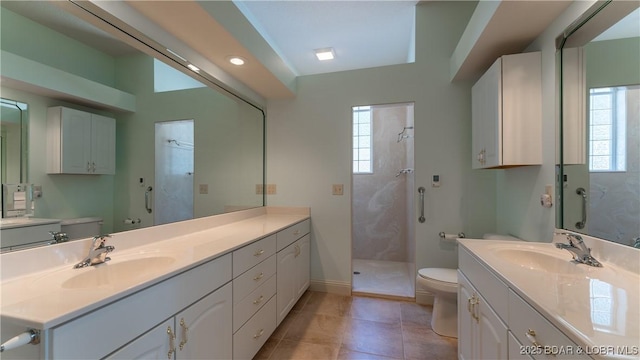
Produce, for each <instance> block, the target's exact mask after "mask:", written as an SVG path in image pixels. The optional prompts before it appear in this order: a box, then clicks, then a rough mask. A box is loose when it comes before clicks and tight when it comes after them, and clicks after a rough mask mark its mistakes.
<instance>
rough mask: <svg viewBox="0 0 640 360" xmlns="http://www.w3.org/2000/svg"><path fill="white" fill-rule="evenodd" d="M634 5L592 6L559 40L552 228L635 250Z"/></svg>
mask: <svg viewBox="0 0 640 360" xmlns="http://www.w3.org/2000/svg"><path fill="white" fill-rule="evenodd" d="M639 5H640V4H639V3H638V2H636V1H601V2H596V3H595V4H594V5H593V6H592V7H591V8H590V9H589V10H588V11H587V12H586V13H585V14H584V15H583V16H582V17H581V18H580V19H579V20H578V21H577V22H576V23H574V24H573V25H572V26H570V27H569V28H568V29H567V30H566V31H565V33H564V34H563V35H562V36H561V37H559V38H558V48H559V50H560V51H559V55H560V56H559V61H561V64H562V65H561V103H562V116H561V124H562V125H561V133H562V142H561V144H562V147H561V148H562V165H561V167H560V176H559V177H558V179H559V184H558V186H559V189H560V191H561V199H562V203H561V206H560V207H559V210H558V211H559V214H558V222H559V225H558V227H560V228H564V229H568V230H572V231H577V232H580V233H583V234H587V235H591V236H595V237H598V238H602V239H606V240H610V241H614V242H617V243H620V244H624V245H631V246H634V245H635V246H636V247H640V240H639V237H640V66H638V64H640V26H638V24H640V9H638V6H639ZM560 182H561V183H562V185H560Z"/></svg>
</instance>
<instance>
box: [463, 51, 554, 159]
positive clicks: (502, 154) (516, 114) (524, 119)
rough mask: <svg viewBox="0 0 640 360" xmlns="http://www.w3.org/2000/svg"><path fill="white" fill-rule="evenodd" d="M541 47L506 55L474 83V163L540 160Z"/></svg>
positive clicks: (472, 107) (472, 146) (472, 95)
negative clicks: (538, 49) (528, 51)
mask: <svg viewBox="0 0 640 360" xmlns="http://www.w3.org/2000/svg"><path fill="white" fill-rule="evenodd" d="M541 69H542V68H541V56H540V52H532V53H523V54H513V55H504V56H502V57H500V58H498V59H497V60H496V61H495V62H494V63H493V65H492V66H491V67H490V68H489V69H488V70H487V72H486V73H485V74H484V75H483V76H482V77H481V78H480V79H479V80H478V81H477V82H476V83H475V85H474V86H473V87H472V90H471V98H472V105H471V110H472V144H471V149H472V164H473V165H472V167H473V169H486V168H505V167H512V166H523V165H540V164H541V163H542V137H541V129H542V93H541V92H542V71H541Z"/></svg>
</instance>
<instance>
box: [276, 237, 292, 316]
mask: <svg viewBox="0 0 640 360" xmlns="http://www.w3.org/2000/svg"><path fill="white" fill-rule="evenodd" d="M296 245H297V243H293V244H291V245H289V246H287V247H286V248H284V249H282V250H281V251H280V252H278V254H277V258H276V259H277V262H278V264H277V275H276V276H277V288H278V290H277V293H276V300H277V301H276V307H277V309H278V325H280V322H281V321H282V320H283V319H284V318H285V317H286V316H287V314H288V313H289V310H291V308H293V305H294V304H295V301H296V294H297V289H296V277H297V274H296V272H297V271H296V254H297V248H296Z"/></svg>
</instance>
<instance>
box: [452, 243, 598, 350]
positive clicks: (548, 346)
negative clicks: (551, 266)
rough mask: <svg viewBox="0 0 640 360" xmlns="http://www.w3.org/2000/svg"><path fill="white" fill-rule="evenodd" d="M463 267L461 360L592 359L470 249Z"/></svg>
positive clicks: (461, 258) (464, 251)
mask: <svg viewBox="0 0 640 360" xmlns="http://www.w3.org/2000/svg"><path fill="white" fill-rule="evenodd" d="M458 263H459V270H458V283H459V285H458V358H459V359H461V360H463V359H491V360H495V359H549V358H554V356H553V355H558V356H559V358H562V359H590V357H589V356H587V355H584V354H575V352H576V351H577V349H578V346H577V345H576V344H575V343H574V342H572V341H571V340H570V339H569V338H568V337H567V336H566V335H565V334H564V333H562V331H560V330H559V329H558V328H557V327H555V326H554V325H553V324H551V323H550V322H549V321H548V320H547V319H545V318H544V316H542V315H541V314H540V313H539V312H538V311H536V310H535V309H534V308H533V307H532V306H531V305H529V304H528V303H527V301H525V300H524V299H523V298H522V297H521V296H520V295H518V294H517V293H516V292H515V291H514V290H512V289H511V288H510V286H509V285H508V283H506V282H504V281H503V280H501V279H500V278H498V276H496V275H495V273H494V272H492V271H491V270H489V268H487V267H486V266H485V265H483V264H482V263H481V262H480V261H479V260H478V259H477V258H475V257H474V256H473V255H471V253H470V252H469V251H468V250H467V249H466V248H465V247H462V246H461V247H460V248H459V253H458ZM532 271H534V270H532ZM558 351H566V352H570V351H574V353H573V354H571V353H566V352H564V353H562V354H554V352H556V353H557V352H558Z"/></svg>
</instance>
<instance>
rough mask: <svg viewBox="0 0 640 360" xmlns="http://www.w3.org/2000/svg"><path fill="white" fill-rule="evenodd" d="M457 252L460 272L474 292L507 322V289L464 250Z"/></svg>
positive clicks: (461, 248)
mask: <svg viewBox="0 0 640 360" xmlns="http://www.w3.org/2000/svg"><path fill="white" fill-rule="evenodd" d="M460 250H462V251H459V252H458V256H459V268H460V271H462V272H463V273H464V275H465V276H466V277H467V279H469V281H470V282H471V283H472V284H473V286H474V287H475V288H476V290H477V291H478V292H479V293H480V294H481V295H482V297H484V298H485V299H486V300H487V302H488V303H489V304H491V307H492V308H493V309H494V310H495V312H496V313H497V314H498V316H500V318H501V319H502V321H504V322H505V323H506V322H507V316H508V314H507V305H508V303H509V300H508V299H509V288H508V287H507V285H506V284H505V283H503V282H502V281H501V280H500V279H498V278H497V277H496V276H495V275H493V273H492V272H491V271H489V270H488V269H487V268H485V267H484V266H483V265H482V264H480V263H479V262H478V260H476V258H474V257H473V256H472V255H471V254H469V253H468V252H467V250H466V249H464V248H463V247H460Z"/></svg>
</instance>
